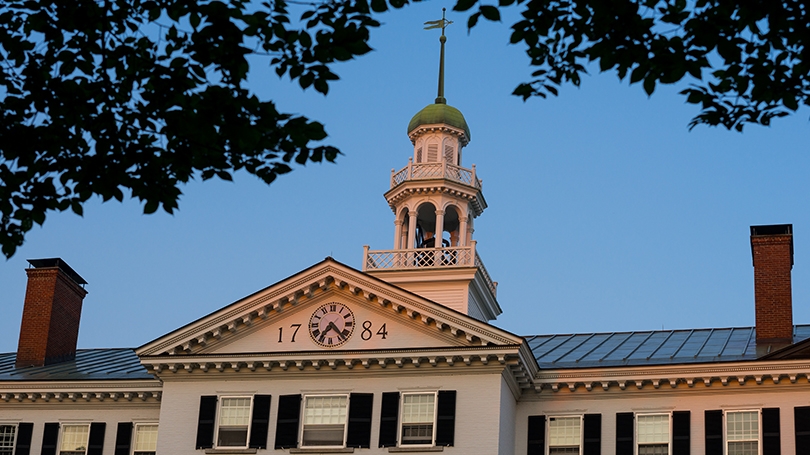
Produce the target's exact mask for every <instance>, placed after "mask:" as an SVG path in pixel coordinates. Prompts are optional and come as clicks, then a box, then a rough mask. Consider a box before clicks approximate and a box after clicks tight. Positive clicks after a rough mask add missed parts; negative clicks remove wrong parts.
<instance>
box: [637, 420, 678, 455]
mask: <svg viewBox="0 0 810 455" xmlns="http://www.w3.org/2000/svg"><path fill="white" fill-rule="evenodd" d="M669 427H670V424H669V414H638V415H636V441H637V444H638V451H637V453H638V455H669V453H670V434H669Z"/></svg>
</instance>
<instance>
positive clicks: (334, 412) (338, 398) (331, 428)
mask: <svg viewBox="0 0 810 455" xmlns="http://www.w3.org/2000/svg"><path fill="white" fill-rule="evenodd" d="M348 408H349V396H348V395H327V396H306V397H304V419H303V420H304V422H303V428H302V432H301V433H302V434H301V440H302V446H303V447H343V446H344V444H345V441H346V416H347V412H348Z"/></svg>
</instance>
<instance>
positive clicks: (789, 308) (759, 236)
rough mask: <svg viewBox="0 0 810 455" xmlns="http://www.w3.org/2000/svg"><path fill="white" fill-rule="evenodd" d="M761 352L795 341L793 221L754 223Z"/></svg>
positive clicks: (757, 315) (755, 301)
mask: <svg viewBox="0 0 810 455" xmlns="http://www.w3.org/2000/svg"><path fill="white" fill-rule="evenodd" d="M751 254H752V255H753V258H754V305H755V307H756V324H757V329H756V332H757V354H759V355H764V354H767V353H768V352H770V351H773V350H774V349H778V348H781V347H784V346H787V345H789V344H791V343H793V302H792V297H791V285H790V270H791V269H792V268H793V225H792V224H776V225H770V226H751Z"/></svg>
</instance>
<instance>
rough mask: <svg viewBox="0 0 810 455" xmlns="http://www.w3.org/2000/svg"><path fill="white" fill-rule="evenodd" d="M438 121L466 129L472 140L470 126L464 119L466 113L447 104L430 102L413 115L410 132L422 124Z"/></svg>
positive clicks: (409, 126)
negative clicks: (463, 113)
mask: <svg viewBox="0 0 810 455" xmlns="http://www.w3.org/2000/svg"><path fill="white" fill-rule="evenodd" d="M437 123H444V124H446V125H450V126H453V127H456V128H458V129H460V130H464V134H466V135H467V140H468V141H469V140H470V127H469V126H467V121H466V120H464V115H462V114H461V111H460V110H458V109H456V108H454V107H453V106H450V105H447V104H439V103H437V104H428V105H427V106H425V107H424V108H422V110H421V111H419V112H417V113H416V115H414V116H413V118H412V119H411V122H410V123H408V134H411V131H413V130H415V129H417V128H419V127H420V126H421V125H434V124H437Z"/></svg>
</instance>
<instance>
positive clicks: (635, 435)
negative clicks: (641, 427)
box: [633, 412, 672, 455]
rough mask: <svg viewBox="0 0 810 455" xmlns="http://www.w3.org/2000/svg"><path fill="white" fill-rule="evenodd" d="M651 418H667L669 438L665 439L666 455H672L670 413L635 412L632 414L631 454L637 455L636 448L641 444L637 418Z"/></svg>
mask: <svg viewBox="0 0 810 455" xmlns="http://www.w3.org/2000/svg"><path fill="white" fill-rule="evenodd" d="M648 416H649V417H652V416H667V420H668V422H669V437H668V438H667V455H672V412H637V413H635V414H633V453H634V454H636V455H638V452H639V450H638V448H639V446H640V445H641V444H642V443H641V442H640V441H639V438H638V418H639V417H648Z"/></svg>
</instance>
